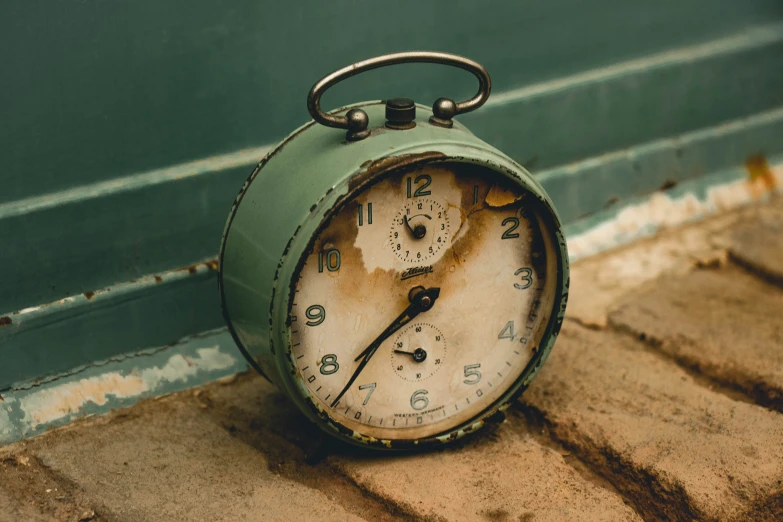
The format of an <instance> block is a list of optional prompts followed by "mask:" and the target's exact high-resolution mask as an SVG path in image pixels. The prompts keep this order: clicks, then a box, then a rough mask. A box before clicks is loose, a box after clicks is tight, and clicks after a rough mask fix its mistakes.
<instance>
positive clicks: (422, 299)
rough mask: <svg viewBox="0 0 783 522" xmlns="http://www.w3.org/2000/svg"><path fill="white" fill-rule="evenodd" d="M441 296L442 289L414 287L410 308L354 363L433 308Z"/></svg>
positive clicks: (410, 298)
mask: <svg viewBox="0 0 783 522" xmlns="http://www.w3.org/2000/svg"><path fill="white" fill-rule="evenodd" d="M439 295H440V288H426V289H425V288H423V287H421V286H417V287H414V288H413V289H412V290H411V291H410V293H409V294H408V299H409V300H410V303H411V304H410V305H409V306H408V308H406V309H405V310H403V312H402V313H401V314H400V315H399V316H398V317H397V319H395V320H394V321H392V324H391V325H389V326H388V327H387V328H386V329H385V330H384V331H383V332H381V335H379V336H378V338H377V339H375V340H374V341H373V342H372V343H370V345H369V346H368V347H367V348H365V349H364V351H363V352H362V353H360V354H359V355H358V356H357V357H356V359H354V361H358V360H359V359H361V358H362V357H364V356H366V355H367V354H368V353H370V352H371V351H372V350H373V349H374V348H376V344H377V345H378V346H380V344H381V343H382V342H383V341H384V340H386V338H387V337H389V336H390V335H391V334H393V333H394V332H396V331H397V330H399V329H400V328H402V327H403V326H405V325H406V324H408V323H409V322H410V321H411V320H412V319H413V318H414V317H416V316H417V315H419V314H420V313H421V312H426V311H427V310H429V309H430V308H432V306H433V305H434V304H435V300H436V299H437V298H438V296H439Z"/></svg>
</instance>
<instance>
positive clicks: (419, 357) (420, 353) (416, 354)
mask: <svg viewBox="0 0 783 522" xmlns="http://www.w3.org/2000/svg"><path fill="white" fill-rule="evenodd" d="M394 353H401V354H404V355H410V356H411V357H413V360H414V361H416V362H422V361H424V359H426V358H427V351H426V350H425V349H424V348H416V349H415V350H414V351H412V352H404V351H402V350H394Z"/></svg>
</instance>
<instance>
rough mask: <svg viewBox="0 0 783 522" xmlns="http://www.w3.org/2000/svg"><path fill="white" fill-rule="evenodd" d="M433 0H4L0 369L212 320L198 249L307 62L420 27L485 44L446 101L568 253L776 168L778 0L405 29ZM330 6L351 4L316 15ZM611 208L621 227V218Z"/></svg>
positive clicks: (286, 117) (371, 48)
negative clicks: (478, 98) (345, 30)
mask: <svg viewBox="0 0 783 522" xmlns="http://www.w3.org/2000/svg"><path fill="white" fill-rule="evenodd" d="M405 5H407V4H402V6H403V7H402V8H405ZM443 5H445V3H444V2H440V1H439V2H431V3H426V4H421V3H413V2H411V3H410V5H408V7H410V8H411V9H414V10H415V11H416V13H417V14H418V16H417V17H416V18H415V19H414V20H412V21H411V23H410V24H409V25H406V26H404V27H402V28H388V30H385V31H386V32H381V33H379V32H378V30H377V27H376V25H374V24H375V20H376V19H377V10H376V9H377V8H376V7H371V6H369V4H368V5H366V6H365V5H361V4H356V5H354V4H351V5H348V4H347V3H343V4H340V5H339V6H338V7H335V8H334V9H332V10H331V11H330V12H328V13H325V12H323V10H322V9H314V10H312V12H311V11H308V10H307V9H304V8H302V7H301V5H300V4H297V6H294V5H293V4H292V5H291V6H287V5H283V4H280V5H277V6H275V7H274V8H272V7H271V6H263V5H260V4H258V3H252V2H246V3H235V4H233V5H232V6H231V7H230V8H225V7H221V10H220V11H219V12H218V11H216V10H215V9H214V8H211V7H209V6H207V5H206V4H205V5H195V4H193V5H191V4H188V7H187V8H185V7H184V4H183V5H182V6H176V5H175V4H174V3H173V2H168V3H160V2H154V3H153V2H147V3H144V2H141V3H136V4H133V5H127V6H111V7H110V6H108V5H103V4H102V3H99V2H94V1H89V2H84V3H81V4H79V5H78V6H69V7H68V8H67V9H66V8H65V7H64V6H60V7H58V6H52V5H50V4H49V3H45V2H25V3H15V4H11V3H6V4H4V5H3V6H2V7H0V27H2V28H3V31H0V56H2V57H3V62H4V74H3V82H4V83H3V85H4V87H3V89H0V113H2V117H0V160H2V166H3V170H2V171H0V172H1V173H0V179H1V180H2V182H3V183H2V190H0V245H2V248H0V281H1V283H0V287H1V288H2V292H0V390H4V389H5V390H9V389H13V388H15V387H18V386H20V385H24V383H30V382H37V381H40V380H46V379H47V378H52V379H53V378H55V376H57V375H69V374H70V373H71V372H72V370H73V369H74V368H77V367H79V368H88V369H89V368H97V367H98V366H96V365H97V364H102V363H96V362H95V361H104V360H107V359H111V358H112V357H118V356H123V354H133V353H136V352H138V351H139V350H143V349H146V348H150V347H153V348H155V347H158V348H159V347H164V346H167V345H172V344H174V343H176V342H177V341H178V340H179V339H182V338H183V337H186V336H188V335H191V334H194V333H197V332H200V331H205V330H210V329H213V328H218V327H220V325H221V324H222V320H221V319H220V317H219V313H218V305H217V291H216V285H215V281H214V272H213V271H211V270H210V269H209V260H212V259H214V256H215V255H216V253H217V249H218V244H219V238H220V235H221V232H222V229H223V225H224V223H225V218H226V215H227V213H228V210H229V208H230V206H231V203H232V202H233V199H234V197H235V196H236V193H237V191H238V189H239V187H240V185H241V183H242V181H243V180H244V179H245V178H246V177H247V175H248V173H249V172H250V170H251V169H252V167H253V166H254V165H255V163H256V162H257V161H258V160H260V159H261V157H262V156H263V155H264V153H265V151H266V150H268V149H269V147H270V146H272V145H273V143H274V141H276V140H277V139H279V138H280V137H282V136H283V135H285V134H286V133H288V132H290V131H291V130H292V129H293V128H295V127H297V126H299V125H301V124H302V123H303V122H304V121H306V120H307V113H306V110H305V104H304V97H305V94H306V91H307V89H308V88H309V87H310V85H311V84H312V83H313V81H314V80H315V79H317V78H318V77H319V76H320V75H322V74H325V73H327V72H330V71H331V70H332V69H334V68H337V67H339V66H342V65H345V64H346V63H348V62H350V61H352V60H355V59H359V58H365V57H368V56H370V55H375V54H380V53H383V52H392V51H398V50H401V49H411V48H431V49H436V50H446V51H449V52H456V53H463V54H465V55H467V56H470V57H472V58H474V59H477V60H478V61H480V62H482V63H483V64H484V65H486V66H487V68H488V69H489V71H490V73H491V74H492V76H493V83H494V92H493V96H492V97H491V98H490V103H489V104H488V105H487V106H486V107H484V108H482V109H481V110H480V111H478V112H476V113H474V114H471V115H466V117H464V118H461V121H462V122H463V123H465V124H466V125H468V126H469V127H470V128H471V130H473V131H474V132H475V133H476V134H477V135H478V136H479V137H481V138H483V139H485V140H487V141H488V142H489V143H490V144H492V145H495V146H498V147H499V148H501V149H502V150H504V152H506V153H508V154H509V155H510V156H511V157H513V158H514V159H516V160H517V161H519V162H521V163H524V164H527V165H528V166H530V167H531V169H532V170H533V172H534V173H535V174H537V176H538V177H539V179H540V181H541V182H542V184H543V185H544V186H545V188H546V190H547V191H548V192H549V194H550V195H551V196H552V198H553V200H554V202H555V204H556V205H557V207H558V210H559V212H560V214H561V216H562V217H563V219H564V221H565V222H566V224H567V226H566V232H567V234H568V235H569V241H570V243H569V244H571V243H573V244H574V245H575V246H576V248H574V247H572V251H573V252H574V253H576V254H577V255H579V256H584V255H590V254H591V253H594V252H595V251H599V250H603V249H607V248H612V247H614V246H617V245H618V244H621V243H623V242H626V241H630V240H632V239H634V238H636V237H639V235H643V234H648V233H650V232H651V231H654V230H655V229H656V227H658V226H664V225H665V224H666V222H665V220H661V219H660V218H659V217H656V216H658V214H656V213H655V212H656V210H655V209H660V207H661V205H660V204H659V203H657V202H659V201H660V199H659V197H658V196H661V195H662V196H664V197H668V198H670V200H671V201H679V200H682V199H683V198H686V199H687V198H691V197H695V198H697V199H698V201H700V202H702V203H701V206H698V205H697V207H698V208H699V209H700V210H699V211H698V212H690V211H689V212H685V211H683V212H679V213H677V212H675V214H676V215H677V216H679V217H678V219H682V220H687V219H695V218H696V217H699V216H700V215H704V214H707V213H710V212H714V211H716V210H719V208H718V207H719V206H716V204H715V203H714V200H710V198H709V194H711V193H710V192H709V190H708V189H709V187H712V186H729V185H731V184H734V185H731V186H733V187H735V188H734V192H736V190H738V189H737V187H740V188H741V190H740V192H739V195H738V196H737V197H734V198H733V199H732V198H729V200H730V201H731V205H740V204H746V203H748V202H750V201H752V200H754V199H755V198H757V197H763V194H762V193H761V192H764V191H766V192H769V190H772V189H774V187H771V188H770V187H768V186H767V185H765V184H764V183H761V185H760V187H761V188H760V189H759V190H760V191H761V192H758V191H756V189H752V190H750V189H748V190H750V192H748V190H745V189H747V187H748V186H754V187H755V186H756V185H758V180H756V181H755V182H751V181H749V180H748V179H749V178H751V177H753V176H752V174H751V172H752V171H753V169H752V168H749V167H747V166H746V165H754V164H759V160H758V158H765V160H764V161H765V162H767V163H768V166H769V170H770V172H772V175H770V176H766V178H765V179H772V180H775V181H774V183H777V184H779V183H780V173H779V171H780V163H781V161H783V158H781V156H780V153H781V152H783V150H782V149H783V112H781V111H783V69H782V68H781V67H780V66H779V64H780V63H781V60H782V59H783V4H781V3H780V2H778V1H777V0H753V1H749V2H728V1H725V2H721V8H720V9H718V8H716V7H715V4H714V2H712V1H708V0H691V1H688V2H668V3H667V2H658V3H654V4H650V5H644V6H643V5H641V3H632V4H629V3H628V2H620V1H619V0H611V1H609V0H605V1H602V2H599V3H595V2H593V3H589V4H583V3H581V2H575V1H571V0H567V1H565V0H564V1H562V2H559V3H557V4H547V3H543V2H542V3H540V4H537V5H533V6H527V7H526V8H525V11H524V12H522V11H521V8H520V7H517V6H513V5H510V4H509V5H506V4H505V3H504V4H498V5H497V6H495V7H494V8H493V9H491V10H487V9H486V8H485V7H483V6H479V4H477V3H475V2H460V3H449V4H448V5H449V14H448V15H446V16H447V22H444V25H445V26H448V28H449V29H448V30H443V31H425V30H423V29H424V27H425V26H427V27H429V26H430V25H431V23H432V22H431V20H433V19H436V18H437V17H436V16H435V12H436V11H437V10H438V9H439V8H441V7H442V6H443ZM58 10H62V11H58ZM43 12H45V13H46V15H45V16H43V15H41V13H43ZM564 13H569V16H565V15H564ZM490 14H491V16H490ZM283 21H285V22H286V23H283ZM348 21H353V22H357V21H358V22H363V24H362V23H359V24H358V25H357V26H356V29H355V30H356V31H357V32H356V33H354V34H352V35H350V38H349V35H337V36H335V35H334V33H333V31H332V30H333V28H334V27H347V26H348ZM140 26H143V27H144V30H143V31H139V30H137V29H138V27H140ZM370 34H372V35H373V37H372V38H369V37H368V36H367V35H370ZM41 35H46V37H45V38H42V37H41ZM327 35H328V36H327ZM379 35H380V36H379ZM497 35H503V37H502V38H500V37H498V36H497ZM329 37H331V38H333V39H336V40H329ZM326 41H332V42H336V43H334V45H326V44H324V43H323V42H326ZM355 41H363V42H365V43H363V45H361V46H355V45H349V42H355ZM279 42H285V43H286V45H285V46H281V45H279ZM339 42H343V43H342V44H341V43H339ZM400 42H403V43H404V45H402V44H401V43H400ZM283 48H284V49H285V51H281V49H283ZM473 81H474V80H473V79H472V78H471V77H470V76H469V75H464V73H461V72H454V73H452V72H450V71H448V70H445V69H444V68H435V67H433V68H429V67H428V66H409V67H402V68H400V69H390V70H388V71H378V72H373V73H370V74H369V75H367V77H366V78H365V79H363V80H352V81H351V82H348V84H347V86H346V87H345V88H338V89H336V92H335V94H334V95H332V96H327V99H326V100H325V102H324V105H325V106H326V107H332V106H337V105H339V104H342V103H343V102H353V101H357V100H363V99H373V98H380V97H383V96H388V95H395V96H396V95H406V96H412V97H415V98H416V99H417V101H422V102H429V101H431V100H432V99H434V98H436V97H438V96H441V95H453V96H455V97H459V96H460V95H468V94H472V92H473V91H474V90H475V86H474V85H473ZM330 94H331V93H330ZM270 100H275V101H274V103H271V102H270ZM335 132H340V131H335ZM754 162H755V163H754ZM754 183H755V185H754ZM743 190H745V192H742V191H743ZM734 192H732V193H734ZM760 194H761V195H760ZM676 198H680V199H676ZM725 199H726V198H725V197H724V198H723V200H725ZM723 200H721V201H723ZM689 201H690V200H689ZM631 207H634V208H636V207H638V208H641V209H647V210H642V211H640V212H642V213H643V215H644V216H646V217H645V218H644V219H641V218H638V214H635V215H634V216H637V217H633V219H631V218H629V214H628V212H627V209H628V208H631ZM688 208H689V209H692V208H693V205H690V206H689V207H688ZM721 208H722V207H721ZM644 212H647V213H646V214H644ZM648 218H649V219H648ZM656 219H657V221H656ZM629 224H630V225H629ZM612 226H613V227H615V228H616V229H610V228H611V227H612ZM628 226H637V228H638V231H637V232H638V233H637V234H628V233H618V230H620V231H622V230H624V229H625V228H628ZM601 227H603V228H601ZM607 227H610V228H607ZM607 230H609V232H607ZM204 260H207V261H206V264H203V263H204ZM194 263H196V265H194ZM198 263H202V264H200V265H199V264H198ZM189 266H198V268H197V269H196V270H195V273H193V274H191V273H190V272H189V271H188V270H187V268H188V267H189ZM180 268H184V269H180ZM177 269H180V270H177ZM155 275H157V276H158V277H159V278H160V281H158V280H157V279H156V278H155ZM98 289H105V291H103V292H98V293H95V294H93V292H95V291H96V290H98ZM80 371H81V370H80ZM77 373H78V372H77ZM63 378H64V377H63ZM189 382H190V381H189Z"/></svg>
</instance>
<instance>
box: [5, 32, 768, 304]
mask: <svg viewBox="0 0 783 522" xmlns="http://www.w3.org/2000/svg"><path fill="white" fill-rule="evenodd" d="M782 54H783V24H780V25H776V26H771V27H764V28H757V29H754V30H751V31H745V32H743V33H741V34H740V35H739V36H734V37H729V38H726V39H722V40H719V41H718V42H717V43H710V44H707V45H700V46H696V47H695V48H689V49H686V50H680V51H678V52H676V53H667V54H664V55H662V56H657V57H652V58H649V57H648V58H646V59H644V60H640V61H634V62H631V63H630V64H629V63H625V64H621V65H619V66H615V67H614V68H609V69H599V70H596V71H592V72H590V73H585V74H580V75H576V76H574V77H569V78H565V79H560V80H557V81H556V82H546V83H543V84H537V85H536V86H532V87H528V88H522V89H517V90H511V91H508V92H507V93H505V94H504V93H502V92H501V93H496V94H495V97H494V98H490V102H489V103H488V105H487V106H486V107H483V108H482V109H481V110H479V111H476V112H475V113H472V114H468V115H466V116H465V117H462V118H461V121H463V122H464V123H466V124H467V125H468V126H469V127H470V128H471V130H472V131H474V132H476V133H477V134H478V135H479V136H480V137H483V138H487V137H489V139H488V141H489V142H490V143H492V144H494V145H498V146H499V147H500V149H501V150H503V151H504V152H507V153H509V154H510V155H511V156H512V157H513V158H514V159H516V160H517V161H519V162H521V163H529V160H531V159H534V158H535V159H537V161H536V162H535V163H534V164H533V171H534V172H539V173H540V174H541V175H542V176H545V177H546V176H549V170H552V169H542V166H543V167H546V166H550V165H552V164H554V165H557V164H560V163H564V162H566V161H576V160H580V159H583V158H585V157H593V156H597V155H601V154H603V153H607V152H609V151H611V150H621V149H623V148H625V147H629V146H632V145H636V144H638V143H647V142H650V140H653V141H657V140H660V139H665V138H666V137H669V136H679V135H682V133H683V131H685V130H691V127H696V128H701V127H704V128H707V129H709V128H710V127H711V126H714V125H725V124H726V123H727V120H728V121H733V120H731V118H739V119H741V118H742V117H747V116H750V115H753V114H755V113H756V112H760V111H764V112H765V113H766V112H768V110H773V111H774V110H775V107H780V106H783V68H781V67H779V65H778V64H779V63H781V55H782ZM618 68H619V70H618ZM436 69H438V68H436ZM440 69H444V68H440ZM420 71H424V69H420ZM751 80H752V81H751ZM357 81H358V80H357ZM379 90H383V89H379ZM773 119H774V118H773ZM304 120H305V118H303V119H302V121H300V122H299V123H302V122H303V121H304ZM762 120H763V121H767V120H764V119H763V118H762ZM765 125H766V124H764V125H762V127H763V128H761V129H759V130H756V131H754V132H752V133H750V134H748V138H747V139H745V140H744V141H731V142H730V143H734V144H736V146H734V147H731V146H729V147H727V146H726V145H724V144H723V143H724V142H725V141H726V139H729V140H731V139H734V138H733V137H732V138H724V139H723V142H721V143H722V144H721V145H720V146H717V147H712V146H711V145H710V140H711V139H713V138H715V139H718V138H719V135H720V133H718V134H716V135H715V136H713V137H712V138H708V139H706V141H703V142H699V145H698V147H700V149H699V150H703V152H698V153H690V154H687V155H685V156H683V157H681V158H673V159H672V160H671V161H669V163H667V164H661V163H658V164H655V165H650V166H645V167H644V168H643V169H640V170H633V169H631V170H627V171H622V170H618V169H615V168H612V170H611V175H609V174H606V175H601V176H598V177H584V178H579V177H578V176H574V177H573V178H572V177H569V178H568V181H565V180H564V179H561V180H560V181H558V180H555V179H554V178H553V181H552V186H551V187H547V189H548V190H549V192H550V194H551V196H552V198H553V199H554V201H555V203H556V204H557V205H558V207H560V206H565V208H564V209H563V210H562V211H561V213H562V214H563V216H564V218H565V220H566V221H570V220H571V219H573V218H575V217H579V216H583V215H585V214H589V213H590V212H595V211H597V210H600V209H601V208H602V206H603V205H604V204H606V202H607V201H609V200H614V201H621V200H622V198H623V197H626V196H638V195H642V194H645V193H647V192H649V191H651V190H655V189H656V188H657V187H660V186H661V185H662V184H663V182H664V181H672V182H678V181H682V180H684V179H687V178H689V177H693V176H696V175H699V174H700V173H705V172H709V171H710V170H713V169H715V168H720V167H722V166H727V165H733V164H737V163H742V162H743V161H744V159H745V157H746V156H747V155H750V154H756V153H766V154H772V153H774V152H776V151H777V150H779V148H780V147H781V144H783V136H781V131H780V126H779V125H777V124H774V122H773V124H770V125H771V126H769V128H767V127H766V126H765ZM275 126H276V125H275ZM751 127H752V128H753V129H755V128H756V127H753V126H752V125H751ZM286 130H288V131H290V130H291V129H286ZM334 132H335V133H338V134H339V133H340V131H339V130H334ZM743 132H745V131H744V130H743V129H742V128H740V129H739V130H737V131H735V132H733V133H730V134H731V136H737V135H738V134H742V133H743ZM724 134H725V133H724ZM708 135H709V133H708ZM740 144H742V146H739V145H740ZM690 146H696V145H689V147H690ZM669 153H670V154H674V149H673V148H672V149H671V151H670V152H669ZM262 156H263V151H261V150H250V151H247V152H242V151H240V152H231V153H229V154H228V155H223V156H213V157H211V158H208V159H206V160H205V161H202V162H198V163H186V164H180V165H174V166H172V167H170V168H167V169H163V170H155V171H149V172H145V173H137V174H135V175H133V176H129V177H126V178H121V179H117V180H116V181H111V180H109V181H105V182H100V183H96V184H91V185H86V186H84V187H81V188H79V187H77V188H74V189H70V190H69V191H65V192H58V193H53V194H46V195H42V196H38V197H35V198H27V199H24V200H20V201H16V202H9V203H6V204H0V244H3V245H5V248H3V249H0V267H1V268H2V271H3V273H6V274H14V275H15V276H14V277H10V278H7V279H6V280H5V282H4V283H5V287H6V289H7V291H6V292H3V293H0V310H2V311H9V312H10V311H13V310H18V309H20V308H23V307H26V306H32V305H36V304H40V303H44V302H49V301H53V300H56V299H59V298H62V297H65V296H68V295H73V294H79V293H82V292H87V291H91V290H95V289H97V288H102V287H104V286H108V285H111V284H115V283H119V282H122V281H127V280H129V279H134V278H137V277H140V276H142V275H145V274H149V273H152V272H158V271H164V270H167V269H170V268H175V267H178V266H184V265H187V264H189V263H191V262H193V261H194V260H197V259H204V258H207V257H210V256H214V255H215V254H216V251H217V245H218V241H219V239H218V238H219V237H220V233H221V231H222V227H223V224H224V221H225V216H226V215H227V213H228V209H229V208H230V205H231V202H232V201H233V199H234V197H235V196H236V192H237V191H238V187H239V186H240V185H241V183H242V180H243V179H244V178H245V177H246V176H247V175H248V174H249V172H250V171H251V169H252V165H253V164H254V163H256V162H257V161H258V160H260V159H261V157H262ZM656 161H657V160H656ZM561 168H565V169H567V170H568V172H570V173H573V172H574V170H573V169H570V170H569V169H568V167H553V169H554V171H558V169H561ZM588 170H589V169H588ZM592 172H595V169H592ZM66 177H67V176H66ZM555 177H557V176H555ZM558 179H560V178H558ZM582 181H584V182H582ZM596 181H599V182H600V183H596ZM31 259H35V260H36V262H35V263H31V262H30V260H31Z"/></svg>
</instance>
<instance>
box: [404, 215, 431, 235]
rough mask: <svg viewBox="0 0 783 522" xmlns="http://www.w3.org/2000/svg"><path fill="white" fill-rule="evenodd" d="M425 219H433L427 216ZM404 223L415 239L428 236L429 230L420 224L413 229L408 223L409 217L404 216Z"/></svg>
mask: <svg viewBox="0 0 783 522" xmlns="http://www.w3.org/2000/svg"><path fill="white" fill-rule="evenodd" d="M425 217H428V218H429V219H432V218H430V217H429V216H426V215H425ZM402 221H403V223H405V228H407V229H408V231H409V232H410V233H411V235H412V236H413V237H414V238H415V239H421V238H423V237H424V236H425V235H426V234H427V228H426V227H425V226H424V225H422V224H418V225H416V226H415V227H413V228H411V224H410V223H409V222H408V216H402Z"/></svg>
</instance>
